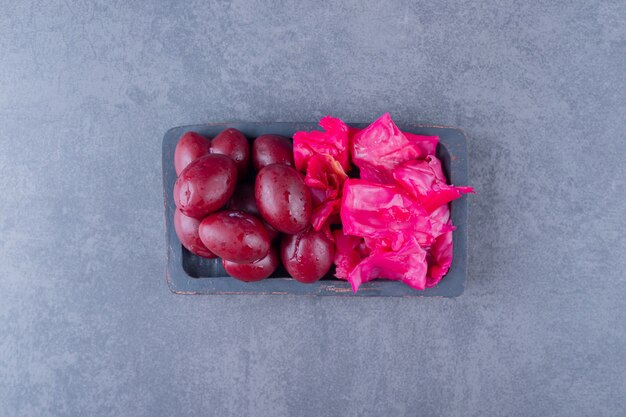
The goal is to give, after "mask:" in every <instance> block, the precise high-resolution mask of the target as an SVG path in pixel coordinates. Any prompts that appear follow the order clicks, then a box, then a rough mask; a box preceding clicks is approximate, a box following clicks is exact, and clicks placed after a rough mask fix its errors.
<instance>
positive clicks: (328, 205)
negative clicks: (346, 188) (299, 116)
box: [304, 154, 348, 231]
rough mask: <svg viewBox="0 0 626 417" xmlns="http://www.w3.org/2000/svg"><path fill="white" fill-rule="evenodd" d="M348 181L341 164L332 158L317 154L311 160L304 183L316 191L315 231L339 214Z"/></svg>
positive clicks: (313, 216) (313, 220)
mask: <svg viewBox="0 0 626 417" xmlns="http://www.w3.org/2000/svg"><path fill="white" fill-rule="evenodd" d="M347 179H348V175H347V174H346V173H345V172H344V170H343V168H342V167H341V164H340V163H339V162H337V161H336V160H335V159H334V158H333V157H332V156H329V155H325V154H315V155H313V156H312V157H311V158H310V159H309V162H308V166H307V171H306V177H305V178H304V182H305V183H306V185H307V186H308V187H309V188H310V189H311V191H312V192H313V190H315V191H314V195H315V198H314V200H315V209H314V211H313V215H312V216H311V224H312V225H313V228H314V229H315V230H318V231H319V230H320V229H321V228H322V226H323V225H324V224H326V223H327V222H329V220H330V218H331V216H332V215H334V214H338V213H339V209H340V207H341V194H342V189H343V184H344V182H345V181H346V180H347Z"/></svg>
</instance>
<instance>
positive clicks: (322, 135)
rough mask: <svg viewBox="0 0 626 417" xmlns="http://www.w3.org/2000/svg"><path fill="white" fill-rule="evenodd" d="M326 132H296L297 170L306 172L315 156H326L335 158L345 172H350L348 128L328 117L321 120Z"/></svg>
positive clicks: (295, 158)
mask: <svg viewBox="0 0 626 417" xmlns="http://www.w3.org/2000/svg"><path fill="white" fill-rule="evenodd" d="M319 124H320V126H321V127H322V128H323V129H324V130H325V132H320V131H317V130H314V131H311V132H296V133H295V134H294V135H293V157H294V161H295V163H296V169H298V170H300V171H305V170H306V169H307V166H308V163H309V160H310V159H311V157H313V155H316V154H326V155H330V156H332V157H333V158H335V159H336V160H337V161H338V162H339V163H340V164H341V167H342V168H343V170H344V171H346V172H347V171H349V170H350V162H349V155H348V126H347V125H346V124H345V123H344V122H342V121H341V120H339V119H337V118H335V117H330V116H326V117H323V118H322V119H321V120H320V123H319Z"/></svg>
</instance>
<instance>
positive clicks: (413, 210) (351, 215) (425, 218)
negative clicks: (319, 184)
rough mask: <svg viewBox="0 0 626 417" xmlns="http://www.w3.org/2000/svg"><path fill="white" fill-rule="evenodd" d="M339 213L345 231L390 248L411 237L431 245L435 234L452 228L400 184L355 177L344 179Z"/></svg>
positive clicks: (422, 243) (397, 246)
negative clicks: (375, 181)
mask: <svg viewBox="0 0 626 417" xmlns="http://www.w3.org/2000/svg"><path fill="white" fill-rule="evenodd" d="M340 215H341V222H342V224H343V230H344V233H346V234H349V235H353V236H361V237H367V238H373V239H376V240H378V242H376V244H377V245H380V246H385V247H388V248H390V249H391V250H398V249H399V248H400V247H401V246H402V245H403V244H404V243H405V242H406V241H408V240H411V239H416V240H417V242H418V243H419V244H420V245H421V246H424V247H426V246H430V245H432V244H433V243H434V241H435V238H437V236H439V235H441V234H443V233H446V232H449V231H451V230H454V227H453V226H452V225H450V224H448V223H447V222H445V223H443V222H440V221H438V219H436V218H431V217H430V216H429V215H428V212H426V210H425V209H424V208H423V207H422V206H421V204H420V203H419V202H418V201H416V200H414V199H413V198H411V197H410V196H409V195H408V194H406V193H405V192H404V190H403V189H402V188H400V187H398V186H395V185H384V184H376V183H372V182H369V181H364V180H358V179H349V180H347V181H346V182H345V184H344V188H343V199H342V204H341V212H340Z"/></svg>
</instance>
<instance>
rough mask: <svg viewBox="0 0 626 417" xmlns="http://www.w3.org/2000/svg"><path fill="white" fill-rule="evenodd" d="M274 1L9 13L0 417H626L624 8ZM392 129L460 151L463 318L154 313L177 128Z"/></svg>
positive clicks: (357, 305)
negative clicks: (167, 139) (390, 125)
mask: <svg viewBox="0 0 626 417" xmlns="http://www.w3.org/2000/svg"><path fill="white" fill-rule="evenodd" d="M127 3H134V5H129V4H127ZM139 3H141V5H139ZM183 3H185V4H183ZM271 3H272V4H270V2H267V4H263V3H261V2H249V1H245V0H237V1H219V2H212V3H209V2H206V3H203V2H178V1H170V2H167V1H160V2H159V1H154V2H150V1H145V2H125V1H112V2H104V1H103V2H98V3H95V2H93V3H92V2H87V1H75V2H74V1H71V0H67V1H7V0H0V6H1V7H0V9H1V10H2V13H0V174H1V175H0V195H1V197H0V416H2V417H4V416H8V417H15V416H44V415H46V416H109V415H110V416H174V415H176V416H183V415H184V416H201V415H202V416H207V415H215V416H229V415H233V416H243V415H252V416H336V415H341V416H365V415H372V416H395V415H400V416H415V415H421V416H462V417H466V416H542V417H543V416H548V415H549V416H594V417H595V416H624V415H626V395H625V393H626V273H625V268H626V259H625V258H626V240H625V238H624V232H625V230H626V223H625V220H624V216H625V215H626V203H625V199H624V193H625V191H626V190H625V177H626V172H625V171H626V169H625V165H626V164H625V163H624V157H625V156H626V146H625V144H626V139H625V137H624V130H625V128H626V88H625V85H626V80H625V74H626V3H625V2H623V1H620V0H615V1H606V2H604V1H603V2H591V1H580V0H579V1H574V2H570V1H556V2H543V1H541V2H539V1H531V2H526V1H514V0H497V1H495V2H489V3H488V2H469V1H467V2H455V1H453V0H445V1H441V2H428V3H426V2H424V3H422V4H419V3H413V2H408V1H395V2H392V3H391V4H385V2H382V1H376V0H368V1H351V2H347V3H344V4H343V5H335V4H331V3H327V2H311V3H310V4H306V5H305V4H300V5H295V3H300V2H271ZM434 3H436V4H434ZM546 3H548V4H546ZM385 111H390V112H391V114H392V115H393V117H394V118H395V119H397V120H398V121H400V122H414V121H420V122H429V123H435V124H446V125H454V126H459V127H461V128H463V129H464V130H465V131H466V133H467V135H468V140H469V149H470V158H471V159H470V163H471V168H470V174H471V183H472V184H473V185H474V186H475V187H476V188H477V190H478V194H477V195H476V196H472V197H470V211H471V214H470V224H469V226H470V264H469V277H468V279H467V289H466V291H465V294H464V295H463V296H461V297H460V298H458V299H343V298H307V297H290V296H284V297H278V296H274V297H263V296H258V297H254V296H239V297H238V296H230V297H229V296H213V297H211V296H197V297H193V296H180V295H174V294H172V293H170V291H169V290H168V288H167V285H166V282H165V271H164V266H165V262H164V258H165V242H164V237H163V207H162V204H163V202H162V188H161V187H162V184H161V163H160V158H161V148H160V146H161V139H162V136H163V133H164V132H165V131H166V130H167V129H168V128H170V127H172V126H176V125H181V124H190V123H202V122H208V121H225V120H247V121H303V120H304V121H306V120H314V119H317V118H318V117H319V116H322V115H325V114H328V113H331V114H333V115H336V116H339V117H342V118H344V119H346V120H349V121H367V120H372V119H374V118H375V117H377V116H379V115H380V114H382V113H383V112H385Z"/></svg>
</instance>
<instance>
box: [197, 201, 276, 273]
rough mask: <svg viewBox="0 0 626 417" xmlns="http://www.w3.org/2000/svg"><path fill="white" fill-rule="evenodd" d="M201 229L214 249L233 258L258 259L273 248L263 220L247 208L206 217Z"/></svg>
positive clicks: (205, 242)
mask: <svg viewBox="0 0 626 417" xmlns="http://www.w3.org/2000/svg"><path fill="white" fill-rule="evenodd" d="M198 232H199V235H200V239H201V240H202V243H204V245H205V246H206V247H207V248H208V249H209V250H210V251H211V252H213V253H214V254H216V255H217V256H219V257H220V258H223V259H226V260H228V261H231V262H237V263H251V262H255V261H258V260H259V259H261V258H263V257H265V255H267V252H268V251H269V249H270V237H269V235H268V234H267V230H265V227H264V226H263V223H261V221H260V220H259V219H257V218H256V217H254V216H253V215H251V214H248V213H244V212H243V211H238V210H224V211H220V212H217V213H213V214H211V215H209V216H207V217H206V218H205V219H204V220H202V222H201V223H200V227H199V230H198Z"/></svg>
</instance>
